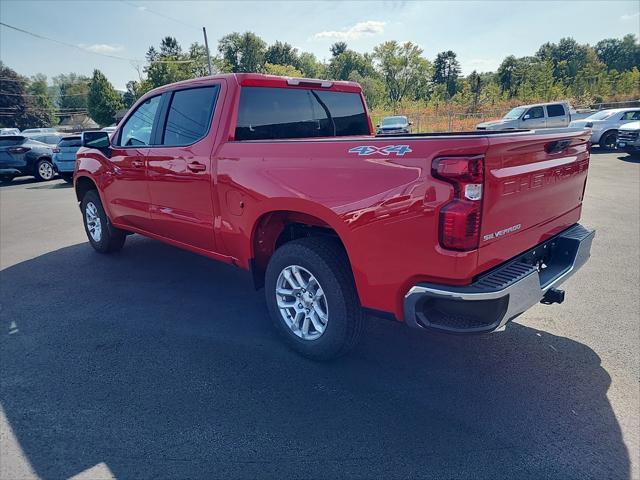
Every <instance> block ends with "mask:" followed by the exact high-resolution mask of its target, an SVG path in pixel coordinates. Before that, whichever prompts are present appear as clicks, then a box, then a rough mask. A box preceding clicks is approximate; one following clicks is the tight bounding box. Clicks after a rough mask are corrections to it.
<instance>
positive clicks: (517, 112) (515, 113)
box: [503, 107, 527, 120]
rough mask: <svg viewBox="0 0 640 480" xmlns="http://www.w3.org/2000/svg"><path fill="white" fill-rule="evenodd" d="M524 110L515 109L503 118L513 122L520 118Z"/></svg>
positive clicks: (524, 108) (521, 108) (523, 108)
mask: <svg viewBox="0 0 640 480" xmlns="http://www.w3.org/2000/svg"><path fill="white" fill-rule="evenodd" d="M526 109H527V108H526V107H516V108H514V109H513V110H511V111H510V112H509V113H507V114H506V115H505V116H504V117H503V118H508V119H509V120H513V119H514V118H520V116H521V115H522V114H523V113H524V111H525V110H526Z"/></svg>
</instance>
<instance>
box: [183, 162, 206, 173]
mask: <svg viewBox="0 0 640 480" xmlns="http://www.w3.org/2000/svg"><path fill="white" fill-rule="evenodd" d="M187 168H188V169H189V170H191V171H192V172H204V171H205V170H206V169H207V166H206V165H203V164H202V163H198V162H192V163H189V164H188V165H187Z"/></svg>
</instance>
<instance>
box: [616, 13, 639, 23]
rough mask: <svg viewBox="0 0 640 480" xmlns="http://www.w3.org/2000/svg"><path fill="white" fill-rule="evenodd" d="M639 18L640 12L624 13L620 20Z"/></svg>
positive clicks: (626, 20)
mask: <svg viewBox="0 0 640 480" xmlns="http://www.w3.org/2000/svg"><path fill="white" fill-rule="evenodd" d="M639 18H640V12H636V13H625V14H624V15H621V16H620V20H622V21H623V22H628V21H629V20H637V19H639Z"/></svg>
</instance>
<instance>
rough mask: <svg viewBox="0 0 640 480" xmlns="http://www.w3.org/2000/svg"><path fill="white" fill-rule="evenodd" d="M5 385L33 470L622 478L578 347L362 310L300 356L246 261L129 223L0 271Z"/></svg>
mask: <svg viewBox="0 0 640 480" xmlns="http://www.w3.org/2000/svg"><path fill="white" fill-rule="evenodd" d="M1 281H2V302H3V306H2V320H1V322H0V347H1V351H0V355H1V357H2V358H1V359H0V360H1V362H0V380H1V385H2V388H1V391H0V401H1V403H2V407H3V409H4V412H5V414H6V416H7V418H8V421H9V426H10V427H11V430H12V432H13V434H14V435H15V437H16V439H17V441H18V443H19V444H20V446H21V448H22V450H23V452H24V455H25V457H26V459H27V461H28V462H29V463H30V465H31V467H32V468H33V469H34V470H35V472H36V473H37V474H38V475H40V476H42V477H43V478H68V477H71V476H73V475H77V474H78V473H80V472H83V471H85V470H87V469H89V468H91V467H93V466H95V465H96V464H100V463H104V464H106V466H107V467H108V468H109V469H110V471H111V472H112V473H113V475H114V476H115V477H116V478H135V479H143V478H225V479H227V478H254V477H259V478H289V477H298V478H319V477H323V478H327V477H328V478H334V477H360V478H363V477H364V478H373V477H377V478H378V477H382V478H408V477H429V478H491V479H495V478H509V479H512V478H518V479H521V478H536V479H537V478H548V477H553V478H576V477H580V478H583V477H589V478H627V477H628V476H629V469H630V467H629V455H628V452H627V449H626V447H625V445H624V443H623V440H622V436H621V432H620V428H619V426H618V422H617V420H616V418H615V415H614V412H613V411H612V408H611V405H610V404H609V402H608V400H607V396H606V394H607V390H608V388H609V385H610V383H611V379H610V377H609V375H608V374H607V372H606V371H605V370H604V369H603V368H602V366H601V364H600V359H599V357H598V356H597V355H596V354H595V353H594V352H593V351H592V350H591V349H590V348H589V347H587V346H586V345H583V344H581V343H578V342H576V341H573V340H569V339H567V338H562V337H557V336H553V335H550V334H548V333H545V332H542V331H538V330H535V329H533V328H529V327H526V326H523V325H518V324H514V325H512V326H511V327H510V328H509V329H507V331H506V332H504V333H502V334H496V335H493V336H485V337H450V336H433V335H427V334H421V333H420V332H413V331H409V329H407V328H405V327H403V326H402V325H399V324H396V323H393V322H386V321H377V320H372V322H371V328H370V329H369V332H368V335H367V337H366V340H365V341H364V343H363V344H362V345H361V346H360V347H359V348H358V349H357V350H356V351H355V352H353V354H352V355H350V356H348V357H347V358H344V359H341V360H339V361H336V362H332V363H325V364H321V363H314V362H311V361H307V360H305V359H303V358H301V357H298V356H297V355H295V354H293V353H291V352H290V351H288V350H287V349H286V348H285V347H284V346H283V344H282V343H281V342H280V341H279V339H278V338H277V337H276V335H275V334H274V333H273V331H272V329H271V327H270V325H269V321H268V320H267V318H266V311H265V307H264V301H263V292H255V291H254V290H253V288H252V286H251V284H250V281H249V276H248V275H247V274H245V273H244V272H242V271H240V270H237V269H234V268H232V267H229V266H225V265H221V264H217V263H215V262H212V261H209V260H207V259H204V258H201V257H197V256H195V255H192V254H190V253H187V252H183V251H179V250H175V249H173V248H171V247H168V246H165V245H162V244H160V243H157V242H154V241H151V240H146V239H141V238H137V237H135V236H134V237H131V238H129V239H128V240H127V245H126V246H125V249H124V250H123V251H122V252H121V253H119V254H116V255H112V256H102V255H99V254H96V253H94V252H93V251H92V250H91V249H90V247H89V246H88V245H87V244H80V245H75V246H70V247H66V248H63V249H61V250H58V251H55V252H52V253H48V254H46V255H43V256H40V257H37V258H35V259H32V260H29V261H26V262H23V263H20V264H17V265H14V266H12V267H9V268H7V269H5V270H4V271H2V273H1Z"/></svg>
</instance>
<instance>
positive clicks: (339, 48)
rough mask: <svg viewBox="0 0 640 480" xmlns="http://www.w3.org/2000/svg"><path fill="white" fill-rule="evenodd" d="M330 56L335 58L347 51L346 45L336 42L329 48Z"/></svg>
mask: <svg viewBox="0 0 640 480" xmlns="http://www.w3.org/2000/svg"><path fill="white" fill-rule="evenodd" d="M329 50H331V55H332V56H334V57H337V56H338V55H341V54H343V53H344V52H346V51H347V44H346V43H345V42H336V43H334V44H333V45H331V47H330V48H329Z"/></svg>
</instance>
